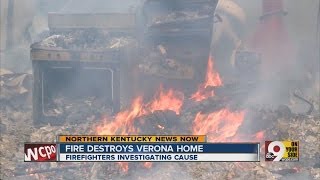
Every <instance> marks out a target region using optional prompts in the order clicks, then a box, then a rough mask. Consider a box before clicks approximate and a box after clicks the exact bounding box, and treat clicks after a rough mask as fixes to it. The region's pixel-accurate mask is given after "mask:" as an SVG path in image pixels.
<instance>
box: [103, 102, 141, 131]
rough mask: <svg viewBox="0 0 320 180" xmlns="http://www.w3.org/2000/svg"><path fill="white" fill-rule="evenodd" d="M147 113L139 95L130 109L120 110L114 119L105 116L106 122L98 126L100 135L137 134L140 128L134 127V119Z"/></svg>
mask: <svg viewBox="0 0 320 180" xmlns="http://www.w3.org/2000/svg"><path fill="white" fill-rule="evenodd" d="M145 113H146V112H145V111H144V108H143V103H142V98H141V97H138V98H136V99H135V100H134V101H133V103H132V105H131V107H130V108H129V109H128V110H125V111H122V112H119V113H118V114H117V115H116V116H115V118H114V120H113V121H111V122H110V121H108V120H107V118H104V119H103V120H104V124H103V125H100V126H98V127H97V133H98V135H114V134H120V135H128V134H136V133H138V130H137V129H136V128H135V127H134V124H133V123H134V120H135V118H137V117H139V116H142V115H143V114H145Z"/></svg>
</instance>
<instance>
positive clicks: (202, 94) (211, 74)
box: [191, 56, 222, 101]
mask: <svg viewBox="0 0 320 180" xmlns="http://www.w3.org/2000/svg"><path fill="white" fill-rule="evenodd" d="M218 86H222V80H221V78H220V75H219V73H218V72H216V71H215V70H214V66H213V58H212V57H211V56H209V59H208V67H207V74H206V81H205V82H204V83H202V84H200V86H199V88H198V90H197V92H195V93H194V94H193V95H192V96H191V99H193V100H194V101H202V100H204V99H207V98H208V97H212V96H214V91H213V90H211V91H208V90H206V88H208V87H218Z"/></svg>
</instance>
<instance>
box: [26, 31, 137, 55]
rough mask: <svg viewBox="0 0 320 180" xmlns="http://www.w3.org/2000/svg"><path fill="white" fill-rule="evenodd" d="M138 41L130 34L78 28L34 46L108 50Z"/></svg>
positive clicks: (48, 38)
mask: <svg viewBox="0 0 320 180" xmlns="http://www.w3.org/2000/svg"><path fill="white" fill-rule="evenodd" d="M135 45H136V41H135V39H133V38H132V37H130V36H120V37H115V36H111V35H110V34H109V33H108V32H107V31H104V30H98V29H89V30H78V31H73V32H69V33H64V34H55V35H52V36H50V37H47V38H46V39H44V40H43V41H41V42H38V43H35V44H33V45H32V48H57V49H69V50H83V49H87V50H94V51H99V50H106V49H119V48H122V47H125V46H132V47H133V46H135Z"/></svg>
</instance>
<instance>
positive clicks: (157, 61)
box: [139, 45, 195, 79]
mask: <svg viewBox="0 0 320 180" xmlns="http://www.w3.org/2000/svg"><path fill="white" fill-rule="evenodd" d="M139 70H140V72H141V73H144V74H148V75H153V76H158V77H165V78H169V79H171V78H174V79H192V78H193V77H194V73H195V72H194V69H193V68H192V66H191V65H190V64H187V63H185V62H181V60H180V61H179V60H176V59H174V58H171V57H170V55H168V53H167V48H166V47H164V46H163V45H158V46H157V48H155V49H153V50H151V51H150V53H149V54H148V55H146V56H145V57H144V58H143V62H142V63H140V64H139Z"/></svg>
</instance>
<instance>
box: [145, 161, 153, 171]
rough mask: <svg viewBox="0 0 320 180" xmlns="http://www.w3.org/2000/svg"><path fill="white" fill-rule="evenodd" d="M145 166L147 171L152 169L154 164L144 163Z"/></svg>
mask: <svg viewBox="0 0 320 180" xmlns="http://www.w3.org/2000/svg"><path fill="white" fill-rule="evenodd" d="M143 166H144V167H145V168H147V169H150V168H151V167H152V162H144V163H143Z"/></svg>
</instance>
